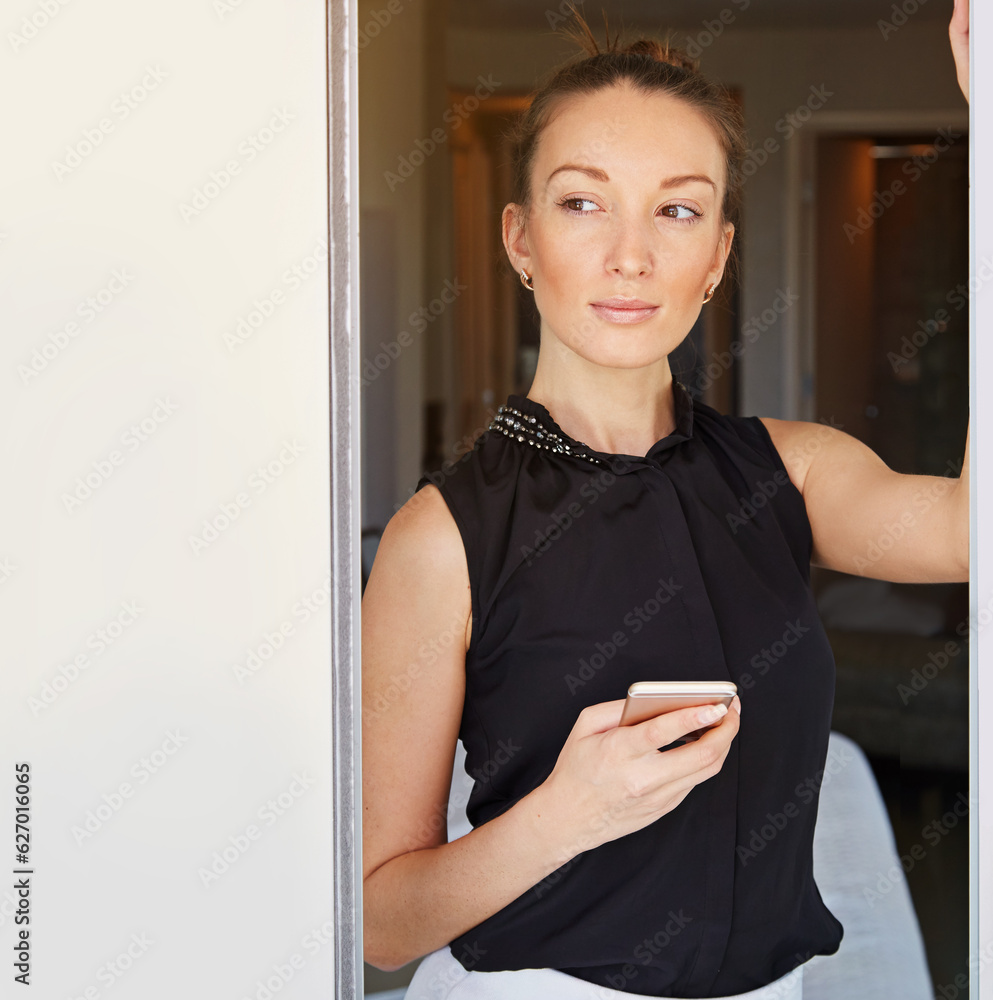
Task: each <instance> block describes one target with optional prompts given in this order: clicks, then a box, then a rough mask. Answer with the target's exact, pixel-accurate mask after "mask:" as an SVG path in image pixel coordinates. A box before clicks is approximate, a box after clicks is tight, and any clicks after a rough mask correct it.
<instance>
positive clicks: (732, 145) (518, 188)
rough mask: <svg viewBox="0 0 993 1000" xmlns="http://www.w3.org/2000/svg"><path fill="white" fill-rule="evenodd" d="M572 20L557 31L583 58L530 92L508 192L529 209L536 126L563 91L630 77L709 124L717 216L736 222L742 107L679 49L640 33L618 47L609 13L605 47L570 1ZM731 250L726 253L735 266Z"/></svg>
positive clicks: (517, 129)
mask: <svg viewBox="0 0 993 1000" xmlns="http://www.w3.org/2000/svg"><path fill="white" fill-rule="evenodd" d="M568 6H569V9H570V11H571V13H572V14H573V15H574V17H575V18H576V26H575V27H573V28H571V29H566V30H565V31H563V32H561V34H564V35H566V36H567V37H569V38H571V39H572V40H573V41H575V42H577V43H578V44H579V45H580V46H581V47H582V49H583V50H584V51H585V52H586V53H587V57H586V58H585V59H580V60H579V61H576V62H572V63H568V64H567V65H565V66H563V67H561V68H560V69H558V70H557V71H555V72H554V73H553V75H552V76H551V78H550V79H549V80H547V81H546V82H545V83H544V85H543V86H541V87H540V89H539V90H538V91H537V92H536V93H535V94H534V95H533V97H532V99H531V103H530V106H529V107H528V109H527V110H526V111H525V112H524V113H523V114H522V115H521V116H520V118H518V119H517V121H516V123H515V124H514V126H513V127H512V129H511V131H510V133H509V136H508V137H509V139H510V140H511V142H512V143H513V146H514V150H515V152H514V158H513V165H512V189H511V197H512V199H513V201H514V202H515V203H517V204H518V205H521V206H522V207H523V209H524V215H525V216H527V214H528V210H529V208H530V207H531V172H532V166H533V164H534V158H535V152H536V150H537V147H538V140H539V139H540V138H541V133H542V132H543V131H544V129H545V128H546V126H547V125H548V124H549V122H550V121H551V119H552V116H553V115H554V113H555V111H556V110H558V108H559V106H560V105H561V103H562V101H563V100H564V99H567V98H568V97H570V96H573V95H578V94H593V93H596V92H597V91H599V90H602V89H604V88H605V87H611V86H614V85H616V84H619V83H621V82H622V81H625V80H627V81H630V82H631V83H632V84H633V85H634V86H635V87H636V88H638V89H639V90H641V91H643V92H646V93H653V92H657V93H663V94H670V95H671V96H673V97H676V98H678V99H679V100H682V101H685V102H686V103H687V104H688V105H689V106H690V107H692V108H695V109H696V110H697V111H698V112H699V113H700V114H701V115H703V117H704V118H705V119H706V120H707V122H708V123H709V124H710V126H711V128H712V129H713V131H714V133H715V135H716V138H717V140H718V142H719V143H720V145H721V149H722V151H723V153H724V166H725V169H724V183H725V188H724V201H723V204H722V206H721V215H722V221H724V222H730V223H732V224H733V225H734V227H735V229H736V230H737V229H738V226H739V218H740V210H741V204H740V203H741V177H742V173H741V167H742V163H743V162H744V159H745V154H746V151H747V141H746V132H745V123H744V119H743V117H742V114H741V110H740V108H739V107H738V105H737V103H736V102H735V100H734V98H733V97H732V96H731V95H730V93H729V92H728V91H727V89H726V88H724V87H723V86H720V85H718V84H714V83H711V82H710V81H709V80H707V79H706V78H705V77H703V76H702V75H701V74H700V73H699V72H697V70H698V63H697V61H696V60H695V59H691V58H690V56H689V55H687V54H686V53H685V52H684V51H683V50H682V49H679V48H676V47H675V46H673V45H671V44H670V43H669V39H668V38H666V40H665V42H660V41H659V40H658V39H655V38H639V39H637V40H635V41H633V42H630V43H628V44H626V45H624V46H623V47H621V46H618V37H619V36H615V37H614V39H613V41H611V39H610V30H609V28H607V25H606V21H607V17H606V14H604V27H605V32H606V36H607V47H606V49H604V50H601V49H600V47H599V45H598V44H597V41H596V39H595V38H594V37H593V32H592V31H591V30H590V27H589V25H588V24H587V23H586V21H585V19H584V18H583V17H582V15H581V14H579V12H578V11H577V10H576V8H575V7H574V6H572V5H571V4H569V5H568ZM734 263H735V260H734V252H733V250H732V256H731V257H730V258H729V259H728V269H729V270H733V266H734Z"/></svg>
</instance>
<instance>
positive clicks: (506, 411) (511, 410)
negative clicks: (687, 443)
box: [488, 381, 693, 466]
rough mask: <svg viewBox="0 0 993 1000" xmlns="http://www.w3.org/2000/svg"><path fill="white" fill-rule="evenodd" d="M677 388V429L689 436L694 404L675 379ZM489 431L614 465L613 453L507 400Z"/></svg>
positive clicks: (597, 463) (535, 446)
mask: <svg viewBox="0 0 993 1000" xmlns="http://www.w3.org/2000/svg"><path fill="white" fill-rule="evenodd" d="M675 387H676V421H677V428H676V431H675V432H674V433H676V434H683V435H684V436H688V435H689V433H690V431H689V421H691V420H692V410H693V403H692V399H691V397H690V394H689V390H688V389H687V388H686V386H684V385H683V384H682V383H681V382H678V381H676V382H675ZM488 429H489V430H491V431H499V432H500V433H501V434H503V435H505V436H506V437H508V438H511V439H512V440H516V441H519V442H521V443H522V444H528V445H530V446H531V447H532V448H539V449H544V450H545V451H550V452H554V453H555V454H558V455H571V456H574V457H575V458H582V459H584V460H585V461H587V462H592V463H593V464H594V465H602V466H612V465H613V456H610V455H604V456H602V457H599V456H600V453H599V452H597V453H592V452H593V449H592V448H589V447H588V446H587V445H585V444H581V443H579V442H578V441H573V440H572V439H571V438H570V439H567V438H565V437H563V436H562V435H561V434H559V433H558V432H557V431H554V430H552V429H551V428H550V427H548V426H547V425H546V424H545V423H543V422H542V420H541V418H540V417H537V416H535V415H534V414H531V413H524V412H522V411H521V410H519V409H517V407H515V406H511V405H510V403H504V404H503V405H502V406H501V407H500V408H499V409H498V410H497V412H496V414H495V415H494V417H493V419H492V421H490V425H489V428H488Z"/></svg>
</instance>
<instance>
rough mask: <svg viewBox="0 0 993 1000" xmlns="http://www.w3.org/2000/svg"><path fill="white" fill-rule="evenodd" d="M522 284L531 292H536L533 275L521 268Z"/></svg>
mask: <svg viewBox="0 0 993 1000" xmlns="http://www.w3.org/2000/svg"><path fill="white" fill-rule="evenodd" d="M521 284H522V285H523V286H524V287H525V288H526V289H527V290H528V291H529V292H533V291H534V282H533V281H532V280H531V275H530V274H528V273H527V271H525V270H524V268H523V267H522V268H521Z"/></svg>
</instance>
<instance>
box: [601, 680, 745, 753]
mask: <svg viewBox="0 0 993 1000" xmlns="http://www.w3.org/2000/svg"><path fill="white" fill-rule="evenodd" d="M737 693H738V688H737V685H735V684H733V683H732V682H731V681H637V682H635V683H634V684H632V685H631V686H630V687H629V688H628V696H627V700H626V701H625V702H624V711H623V712H622V713H621V722H620V724H621V725H622V726H634V725H637V724H638V723H639V722H644V721H645V720H646V719H653V718H655V716H656V715H662V714H663V713H664V712H674V711H675V710H676V709H678V708H690V707H691V706H694V705H727V706H728V707H729V708H730V707H731V702H732V701H733V700H734V696H735V695H736V694H737ZM720 722H721V720H720V719H718V720H717V722H712V723H711V724H710V726H703V727H702V728H700V729H694V730H693V731H692V732H690V733H687V734H686V735H685V736H682V737H680V740H681V741H682V742H688V741H690V740H698V739H699V738H700V737H701V736H702V735H703V733H705V732H706V731H707V730H708V729H710V728H711V726H716V725H719V724H720Z"/></svg>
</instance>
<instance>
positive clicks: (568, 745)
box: [532, 696, 741, 864]
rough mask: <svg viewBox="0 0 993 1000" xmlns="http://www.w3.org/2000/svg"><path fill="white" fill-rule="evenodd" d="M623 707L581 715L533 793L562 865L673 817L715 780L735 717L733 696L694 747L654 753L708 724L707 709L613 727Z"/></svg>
mask: <svg viewBox="0 0 993 1000" xmlns="http://www.w3.org/2000/svg"><path fill="white" fill-rule="evenodd" d="M623 706H624V701H623V700H619V701H606V702H601V703H599V704H597V705H591V706H590V707H589V708H586V709H584V710H583V711H582V712H581V713H580V715H579V718H578V719H577V720H576V724H575V725H574V726H573V728H572V731H571V732H570V734H569V737H568V739H567V740H566V741H565V744H564V745H563V747H562V751H561V752H560V754H559V757H558V760H557V761H556V763H555V767H554V768H553V769H552V773H551V774H550V775H549V776H548V778H546V779H545V781H544V783H543V784H542V785H540V786H539V787H538V788H537V789H535V792H534V793H532V794H534V795H537V796H538V797H539V801H541V802H542V805H541V812H540V814H539V815H541V816H543V817H547V820H548V822H549V823H552V824H554V832H555V834H556V835H557V836H560V837H561V839H562V847H563V858H562V863H563V864H564V863H565V862H566V861H568V860H570V859H571V858H573V857H575V855H577V854H580V853H582V852H583V851H588V850H591V849H592V848H594V847H598V846H599V845H600V844H604V843H607V842H608V841H610V840H616V839H617V838H618V837H623V836H625V835H626V834H628V833H633V832H634V831H636V830H640V829H642V828H643V827H645V826H648V824H649V823H653V822H654V821H655V820H657V819H658V818H659V817H660V816H664V815H665V814H666V813H667V812H670V811H671V810H673V809H675V808H676V806H678V805H679V803H680V802H682V801H683V799H684V798H686V796H687V795H688V794H689V792H690V790H691V789H692V788H693V787H694V786H695V785H698V784H700V782H702V781H706V780H707V778H711V777H713V776H714V775H715V774H717V772H718V771H719V770H720V769H721V767H722V766H723V764H724V760H725V758H726V757H727V755H728V750H729V749H730V747H731V741H732V740H733V739H734V737H735V735H736V734H737V732H738V724H739V719H740V714H741V702H740V701H739V700H738V698H737V696H735V699H734V701H732V703H731V708H730V709H728V710H727V712H726V714H725V716H724V718H723V719H722V720H721V721H720V722H719V724H718V725H715V726H713V727H712V728H711V729H708V730H707V732H706V733H704V734H703V735H702V736H701V737H700V738H699V739H698V740H695V741H693V742H691V743H687V744H686V745H684V746H682V747H676V748H673V749H671V750H666V751H665V752H664V753H659V747H664V746H666V745H668V744H669V743H672V742H673V741H674V740H677V739H679V738H680V737H681V736H684V735H686V734H687V733H690V732H692V731H693V730H695V729H699V728H700V727H701V726H706V725H709V724H710V723H712V722H713V721H714V719H713V718H712V717H708V716H707V715H706V713H707V711H708V710H709V709H710V708H711V706H705V707H696V708H682V709H678V710H676V711H672V712H666V713H664V714H663V715H659V716H656V717H655V718H654V719H648V720H647V721H645V722H641V723H638V724H637V725H635V726H618V722H619V721H620V717H621V710H622V708H623ZM721 710H722V711H723V710H724V709H723V706H721ZM718 718H720V717H719V716H718Z"/></svg>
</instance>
